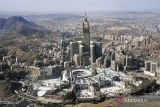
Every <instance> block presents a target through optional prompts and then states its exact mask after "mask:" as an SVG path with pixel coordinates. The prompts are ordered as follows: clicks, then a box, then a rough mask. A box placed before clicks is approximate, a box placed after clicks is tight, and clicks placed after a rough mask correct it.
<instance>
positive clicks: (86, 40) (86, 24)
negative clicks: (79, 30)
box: [83, 13, 90, 66]
mask: <svg viewBox="0 0 160 107" xmlns="http://www.w3.org/2000/svg"><path fill="white" fill-rule="evenodd" d="M83 44H84V64H83V65H84V66H88V65H89V62H90V61H89V58H90V27H89V22H88V20H87V16H86V13H85V19H84V21H83Z"/></svg>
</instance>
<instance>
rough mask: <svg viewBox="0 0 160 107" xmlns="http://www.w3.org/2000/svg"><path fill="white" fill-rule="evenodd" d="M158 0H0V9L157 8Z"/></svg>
mask: <svg viewBox="0 0 160 107" xmlns="http://www.w3.org/2000/svg"><path fill="white" fill-rule="evenodd" d="M159 9H160V0H0V11H1V12H2V11H5V12H6V11H7V12H56V11H61V12H63V11H67V12H70V11H95V10H113V11H128V10H141V11H143V10H159Z"/></svg>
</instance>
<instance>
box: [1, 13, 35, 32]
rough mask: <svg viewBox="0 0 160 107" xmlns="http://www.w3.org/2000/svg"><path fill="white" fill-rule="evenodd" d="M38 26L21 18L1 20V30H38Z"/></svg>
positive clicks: (14, 17)
mask: <svg viewBox="0 0 160 107" xmlns="http://www.w3.org/2000/svg"><path fill="white" fill-rule="evenodd" d="M37 27H38V26H37V25H36V24H34V23H33V22H30V21H28V20H26V19H24V18H23V17H21V16H13V17H10V18H8V19H4V18H0V30H19V29H22V28H23V29H24V28H30V29H37Z"/></svg>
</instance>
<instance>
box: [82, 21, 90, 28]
mask: <svg viewBox="0 0 160 107" xmlns="http://www.w3.org/2000/svg"><path fill="white" fill-rule="evenodd" d="M83 25H84V26H83V27H84V28H85V29H88V28H89V24H88V22H87V21H85V22H84V23H83Z"/></svg>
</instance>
